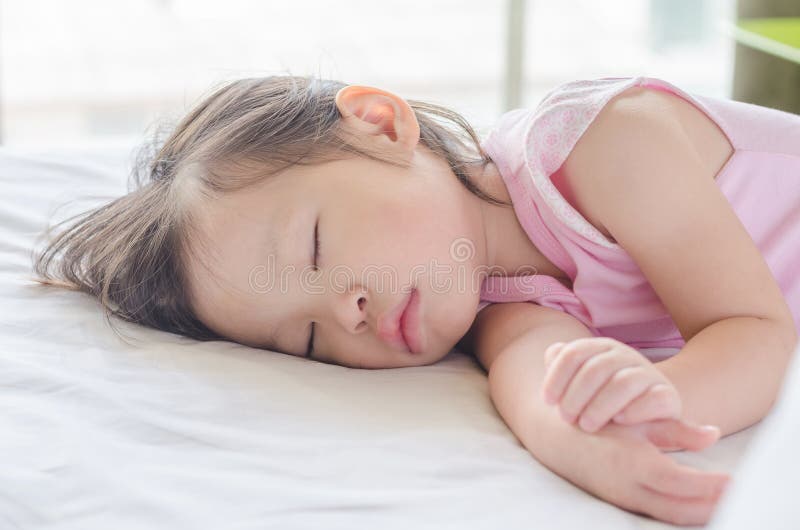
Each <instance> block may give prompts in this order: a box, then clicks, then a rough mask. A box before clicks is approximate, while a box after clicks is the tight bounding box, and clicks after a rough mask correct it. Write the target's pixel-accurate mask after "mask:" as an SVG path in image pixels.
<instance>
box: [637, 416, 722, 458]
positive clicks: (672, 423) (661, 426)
mask: <svg viewBox="0 0 800 530" xmlns="http://www.w3.org/2000/svg"><path fill="white" fill-rule="evenodd" d="M646 425H647V429H646V435H647V438H648V439H649V440H650V441H651V442H652V443H653V444H655V445H656V446H657V447H658V448H659V449H662V450H664V451H680V450H683V449H688V450H689V451H702V450H703V449H705V448H706V447H709V446H711V445H714V443H716V441H717V440H718V439H719V436H720V430H719V427H716V426H714V425H698V424H695V423H690V422H687V421H684V420H680V419H665V420H657V421H651V422H648V423H647V424H646Z"/></svg>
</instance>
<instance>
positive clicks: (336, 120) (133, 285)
mask: <svg viewBox="0 0 800 530" xmlns="http://www.w3.org/2000/svg"><path fill="white" fill-rule="evenodd" d="M345 86H347V85H346V84H345V83H341V82H338V81H331V80H323V79H319V78H315V77H313V76H311V77H300V76H291V75H281V76H271V77H262V78H247V79H239V80H236V81H232V82H227V83H226V84H224V85H223V86H221V87H220V88H217V89H216V90H214V91H213V93H211V95H210V96H208V97H206V98H205V99H203V100H202V101H201V102H200V103H199V104H198V105H196V106H195V107H194V108H193V109H192V110H191V111H190V112H189V113H188V114H187V115H186V116H185V117H183V119H181V120H180V121H179V122H178V123H177V125H175V126H174V127H173V126H171V125H167V126H166V127H164V126H163V125H162V126H160V127H157V128H156V130H155V134H154V135H153V137H152V139H150V140H147V141H145V142H144V143H143V144H142V146H141V147H140V148H139V150H138V154H137V156H136V161H135V164H134V167H133V171H132V173H131V175H130V181H129V185H128V188H129V192H128V193H127V194H126V195H123V196H121V197H119V198H116V199H114V200H112V201H111V202H109V203H107V204H105V205H103V206H100V207H98V208H96V209H92V210H89V211H87V212H83V213H80V214H78V215H75V216H72V217H69V218H67V219H65V220H64V221H62V222H60V223H58V224H56V225H54V226H48V228H47V229H46V231H45V232H44V237H45V238H47V239H48V241H47V244H46V246H45V248H44V249H42V250H41V251H39V252H34V255H33V270H34V271H35V273H36V274H37V275H38V276H39V277H38V278H34V280H35V281H36V282H38V283H39V284H44V285H55V286H58V287H63V288H67V289H71V290H75V291H82V292H85V293H88V294H90V295H92V296H94V297H96V298H97V299H98V300H99V302H100V304H101V306H102V307H103V308H104V312H105V315H106V320H107V321H108V322H109V324H110V325H111V327H112V329H114V330H115V331H116V328H115V327H114V326H113V324H112V322H111V319H110V315H115V316H118V317H120V318H122V319H124V320H127V321H129V322H135V323H138V324H142V325H145V326H148V327H151V328H155V329H159V330H163V331H168V332H172V333H178V334H181V335H185V336H187V337H191V338H194V339H197V340H215V339H217V340H219V339H222V340H227V339H226V338H225V337H221V336H219V335H218V334H216V333H215V332H214V331H212V330H211V329H209V328H208V327H206V326H205V325H204V324H203V323H202V322H201V321H200V320H199V319H198V318H197V317H196V316H195V314H194V312H193V311H192V303H191V299H190V296H189V284H188V283H187V276H186V271H187V267H186V264H187V263H188V261H187V259H188V257H189V256H190V255H193V256H194V255H196V250H195V249H194V247H195V245H196V244H197V243H198V240H199V234H198V233H197V230H196V229H195V226H196V224H195V223H194V222H193V215H192V211H193V208H192V205H195V204H196V203H197V201H196V200H195V199H198V198H206V199H213V197H214V196H216V195H218V194H220V193H225V192H230V191H236V190H240V189H243V188H246V187H247V186H250V185H252V184H256V183H258V182H259V181H261V180H263V179H264V178H266V177H268V176H270V175H274V174H276V173H278V172H280V171H281V170H283V169H286V168H288V167H291V166H293V165H296V164H300V165H312V164H319V163H322V162H327V161H332V160H337V159H342V158H351V157H353V156H364V157H368V158H370V159H373V160H377V161H381V162H385V163H389V164H393V165H400V166H403V167H405V166H404V164H402V163H399V162H397V161H395V160H391V159H388V158H386V157H385V156H382V154H381V153H376V152H368V151H366V150H364V149H362V148H359V147H356V146H355V145H354V144H352V143H350V142H348V141H347V137H346V135H345V134H343V129H342V128H341V127H340V126H339V125H340V116H341V115H340V113H339V110H338V108H337V106H336V103H335V97H336V94H337V92H338V91H339V89H341V88H343V87H345ZM407 101H408V103H409V105H410V106H411V108H412V109H413V110H414V113H415V115H416V118H417V121H418V122H419V126H420V143H421V144H422V145H424V146H425V147H427V148H429V149H430V150H431V151H433V152H434V153H435V154H437V155H439V156H441V157H442V158H443V159H445V160H446V161H447V162H448V163H449V165H450V167H451V168H452V171H453V173H454V174H455V176H456V178H458V180H459V181H460V182H461V183H462V184H463V185H464V186H465V187H466V188H467V189H468V190H469V191H470V192H471V193H473V194H475V195H476V196H478V197H480V198H481V199H483V200H486V201H488V202H491V203H494V204H502V205H506V206H510V205H509V204H508V203H506V202H503V201H500V200H498V199H495V198H494V197H492V196H490V195H487V194H486V193H485V192H484V191H483V190H482V189H480V188H479V187H478V186H477V185H475V184H474V183H473V182H472V181H471V180H470V178H469V176H468V171H467V169H468V168H470V167H473V168H475V167H478V168H483V167H485V166H486V165H487V164H489V163H490V162H491V159H490V158H489V156H488V155H487V154H486V153H485V152H484V151H483V149H482V148H481V146H480V143H479V142H480V141H479V138H478V136H477V135H476V133H475V131H474V130H473V129H472V127H470V125H469V124H468V123H467V122H466V121H465V120H464V118H462V117H461V116H460V115H459V114H458V113H456V112H454V111H452V110H449V109H447V108H444V107H442V106H439V105H435V104H430V103H424V102H421V101H414V100H407ZM438 120H441V122H440V121H438ZM448 125H449V126H448ZM165 136H166V138H164V137H165ZM72 221H75V222H74V223H72V224H71V225H70V226H68V227H67V228H64V229H63V230H62V231H60V232H59V233H58V234H57V235H53V231H54V229H56V228H59V227H62V226H64V225H67V224H68V223H70V222H72ZM118 334H119V333H118Z"/></svg>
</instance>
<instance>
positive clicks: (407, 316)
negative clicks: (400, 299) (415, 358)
mask: <svg viewBox="0 0 800 530" xmlns="http://www.w3.org/2000/svg"><path fill="white" fill-rule="evenodd" d="M419 305H420V298H419V291H417V290H416V289H414V290H413V291H411V300H409V301H408V304H407V305H406V309H405V311H403V314H402V315H401V316H400V330H401V331H402V332H403V338H404V339H405V342H406V344H407V345H408V349H409V350H411V353H420V352H421V351H422V342H421V338H420V332H419Z"/></svg>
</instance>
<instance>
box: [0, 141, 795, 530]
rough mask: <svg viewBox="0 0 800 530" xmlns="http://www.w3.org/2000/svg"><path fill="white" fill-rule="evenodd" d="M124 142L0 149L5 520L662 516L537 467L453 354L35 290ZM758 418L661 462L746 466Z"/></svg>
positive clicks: (248, 524) (381, 522)
mask: <svg viewBox="0 0 800 530" xmlns="http://www.w3.org/2000/svg"><path fill="white" fill-rule="evenodd" d="M134 147H135V146H134V145H132V144H129V143H126V142H121V143H111V144H108V145H104V146H101V147H96V148H88V147H86V148H80V147H72V148H68V149H59V150H56V149H41V150H31V149H20V148H16V149H15V148H8V147H6V148H0V219H2V223H0V292H1V293H2V304H0V410H2V413H0V433H2V435H0V451H2V460H3V463H2V471H0V476H1V477H2V480H0V528H2V529H16V528H20V529H31V528H37V529H38V528H46V529H52V530H56V529H58V530H65V529H70V530H72V529H75V530H77V529H81V530H88V529H103V530H106V529H109V528H113V529H145V528H146V529H161V528H165V529H166V528H169V529H171V530H175V529H204V528H214V529H217V528H225V529H230V530H234V529H250V528H253V529H256V528H258V529H264V528H280V529H282V530H290V529H317V528H325V529H333V528H347V529H361V528H365V529H377V528H380V529H394V528H398V529H400V528H403V529H407V528H416V529H426V528H431V529H433V528H436V529H446V528H454V529H455V528H458V529H466V530H470V529H496V528H503V529H508V530H511V529H523V528H525V529H530V528H537V529H538V528H546V529H550V530H553V529H561V528H564V529H566V528H569V529H572V528H592V529H598V530H600V529H615V530H624V529H659V528H673V526H672V525H668V524H664V523H661V522H658V521H655V520H652V519H649V518H647V517H644V516H638V515H635V514H632V513H629V512H627V511H624V510H622V509H619V508H617V507H615V506H612V505H610V504H607V503H606V502H603V501H601V500H599V499H597V498H595V497H593V496H591V495H590V494H588V493H586V492H584V491H583V490H581V489H579V488H577V487H575V486H573V485H572V484H570V483H568V482H567V481H565V480H563V479H561V478H560V477H558V476H557V475H555V474H553V473H552V472H550V471H549V470H548V469H546V468H545V467H544V466H542V465H541V464H539V463H538V462H537V461H536V460H535V459H534V458H533V457H532V456H531V455H530V454H529V453H528V452H527V451H526V450H525V449H524V448H523V447H522V446H521V445H520V443H519V442H518V441H517V439H516V438H515V437H514V435H513V434H512V433H511V431H510V430H509V429H508V428H507V427H506V425H505V424H504V423H503V421H502V419H501V418H500V417H499V415H498V414H497V412H496V411H495V409H494V407H493V406H492V403H491V400H490V397H489V393H488V387H487V381H486V377H485V375H484V374H483V372H482V371H481V369H480V368H479V367H478V366H477V365H475V364H474V363H473V362H472V361H471V360H470V359H469V358H468V357H466V356H465V355H463V354H461V353H460V352H458V351H453V352H451V353H450V354H449V355H448V357H446V358H445V359H444V360H443V361H442V362H440V363H438V364H436V365H432V366H425V367H415V368H404V369H395V370H377V371H368V370H353V369H348V368H343V367H337V366H331V365H326V364H319V363H314V362H312V361H307V360H305V359H300V358H296V357H291V356H286V355H281V354H279V353H275V352H269V351H264V350H258V349H253V348H249V347H246V346H242V345H239V344H235V343H231V342H224V341H215V342H204V343H203V342H196V341H194V340H190V339H187V338H185V337H182V336H178V335H173V334H170V333H164V332H159V331H155V330H151V329H146V328H143V327H140V326H136V325H132V324H128V323H125V322H122V321H116V322H117V325H118V328H119V329H120V331H122V332H123V333H124V336H123V337H120V336H118V335H117V334H116V333H114V331H113V330H112V329H111V328H109V326H108V325H107V323H106V322H105V319H104V317H103V315H102V312H101V310H100V307H99V305H98V303H97V302H96V301H95V300H94V299H92V298H90V297H88V296H86V295H82V294H79V293H73V292H67V291H63V290H58V289H49V290H48V289H46V288H41V287H39V286H36V285H32V284H31V282H30V281H29V280H27V277H28V276H29V274H30V251H31V248H33V246H34V245H35V244H37V243H36V237H37V236H38V234H39V233H40V231H41V230H42V229H43V228H44V227H45V223H46V221H47V220H48V219H50V218H51V217H52V216H53V215H54V213H55V210H54V209H55V208H56V207H57V206H60V205H62V204H63V203H65V202H67V201H70V200H73V199H76V198H80V197H84V196H87V195H93V196H96V197H98V198H97V199H96V200H95V201H94V202H91V201H88V202H87V201H83V202H80V203H76V204H75V205H74V206H73V207H72V208H71V209H64V208H62V209H61V210H60V211H59V212H58V214H57V217H55V218H56V219H60V218H63V217H64V215H65V214H66V213H77V212H78V211H82V210H83V209H85V208H88V207H89V206H93V205H96V204H100V203H102V202H104V201H105V200H106V199H108V198H111V197H113V196H117V195H120V194H123V193H125V191H126V189H127V188H126V186H127V175H128V171H129V169H128V168H129V166H130V165H131V164H132V157H133V148H134ZM674 351H675V350H665V351H663V352H662V353H664V354H665V355H668V354H670V353H672V352H674ZM797 384H798V385H800V380H799V381H797ZM798 406H799V407H800V403H798ZM796 419H797V418H796V416H795V420H796ZM765 423H766V422H761V423H759V424H756V425H755V426H753V427H751V428H749V429H746V430H744V431H741V432H739V433H736V434H734V435H731V436H729V437H726V438H725V439H723V440H721V441H720V442H718V443H717V444H716V445H714V446H712V447H710V448H708V449H706V450H705V451H703V452H700V453H688V452H681V453H670V456H671V457H672V458H675V459H677V460H678V461H680V462H682V463H687V464H690V465H693V466H695V467H697V468H700V469H713V470H727V471H730V472H732V473H734V479H735V480H738V478H739V476H738V474H737V472H738V468H739V466H740V464H741V463H742V462H743V461H744V456H745V455H748V454H749V453H750V452H752V451H749V450H748V449H749V448H750V446H751V443H752V441H753V437H754V436H755V435H757V434H759V433H760V430H761V429H762V427H763V425H764V424H765ZM795 423H797V422H795ZM795 431H796V429H795ZM765 437H766V435H765ZM736 485H737V486H738V483H737V484H736ZM795 491H797V490H795ZM727 495H729V496H730V497H732V498H735V497H734V495H744V493H739V492H738V491H737V488H736V487H734V488H732V490H729V493H726V497H725V498H724V499H723V501H722V502H723V503H724V502H725V501H728V497H727ZM741 504H742V503H735V504H734V505H731V506H730V507H729V508H728V509H729V510H733V509H735V508H737V507H740V505H741ZM795 515H796V514H795ZM676 528H677V527H676ZM725 528H730V526H726V527H725ZM742 528H745V527H744V526H743V527H742ZM771 528H775V527H774V526H773V527H771Z"/></svg>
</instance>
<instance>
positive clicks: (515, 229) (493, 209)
mask: <svg viewBox="0 0 800 530" xmlns="http://www.w3.org/2000/svg"><path fill="white" fill-rule="evenodd" d="M474 182H476V183H478V184H479V185H480V187H481V188H482V189H483V190H484V191H485V192H486V193H488V194H489V195H491V196H493V197H495V198H497V199H500V200H502V201H505V202H507V203H511V200H510V195H509V192H508V188H507V187H506V185H505V182H504V181H503V178H502V175H500V172H499V171H498V169H497V166H495V165H494V164H493V163H492V164H489V165H487V166H486V168H485V170H484V171H483V172H482V174H481V172H480V171H478V175H477V176H476V179H475V181H474ZM473 197H474V195H473ZM475 200H477V204H478V206H477V208H478V210H479V212H480V219H481V226H482V229H483V230H482V236H483V242H484V250H485V252H484V258H485V259H484V263H483V264H484V265H485V266H486V267H487V268H488V271H489V275H490V276H500V275H502V276H515V275H517V276H518V275H529V274H537V273H541V274H547V275H552V276H555V277H566V274H565V273H564V272H563V271H561V270H560V269H558V268H557V267H556V266H555V265H553V264H552V263H551V262H550V261H549V260H548V259H547V258H546V257H545V256H544V254H542V253H541V252H540V251H539V249H538V248H537V247H536V246H535V245H534V243H533V242H532V241H531V239H530V237H529V236H528V234H527V233H526V232H525V229H524V228H523V227H522V225H521V224H520V223H519V219H517V216H516V212H515V211H514V209H513V207H511V206H503V205H496V204H492V203H489V202H487V201H484V200H482V199H480V198H478V197H475Z"/></svg>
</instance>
